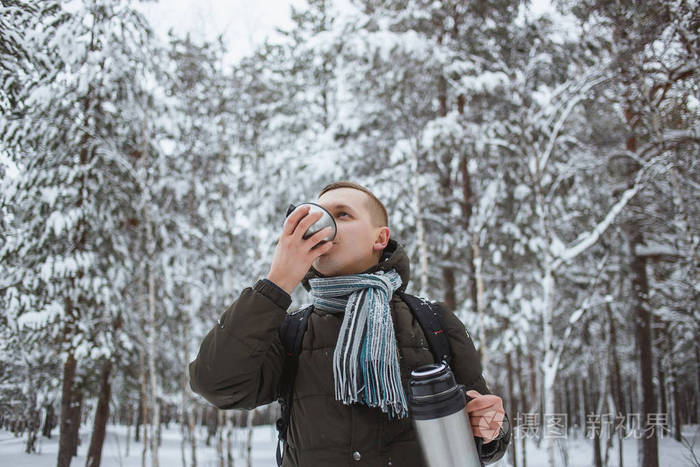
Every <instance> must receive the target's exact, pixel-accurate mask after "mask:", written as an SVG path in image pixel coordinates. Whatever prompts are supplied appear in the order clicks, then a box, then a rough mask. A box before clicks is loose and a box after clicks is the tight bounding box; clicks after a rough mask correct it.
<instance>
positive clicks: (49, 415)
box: [41, 404, 56, 439]
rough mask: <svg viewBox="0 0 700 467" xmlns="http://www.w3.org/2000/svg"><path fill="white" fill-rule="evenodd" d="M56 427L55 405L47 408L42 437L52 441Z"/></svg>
mask: <svg viewBox="0 0 700 467" xmlns="http://www.w3.org/2000/svg"><path fill="white" fill-rule="evenodd" d="M55 425H56V412H55V411H54V408H53V404H49V405H47V406H46V415H45V417H44V426H43V427H42V429H41V435H42V436H44V437H46V438H49V439H51V431H52V430H53V427H54V426H55Z"/></svg>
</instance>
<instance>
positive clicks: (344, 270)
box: [312, 188, 390, 276]
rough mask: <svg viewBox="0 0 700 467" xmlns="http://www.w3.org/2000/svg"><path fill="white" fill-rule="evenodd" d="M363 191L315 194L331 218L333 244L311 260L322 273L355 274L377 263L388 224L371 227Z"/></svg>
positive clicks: (327, 274)
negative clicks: (335, 228) (335, 230)
mask: <svg viewBox="0 0 700 467" xmlns="http://www.w3.org/2000/svg"><path fill="white" fill-rule="evenodd" d="M367 201H368V197H367V194H365V193H364V192H362V191H360V190H355V189H354V188H336V189H334V190H330V191H327V192H325V193H324V194H323V195H321V197H319V199H318V201H317V204H320V205H321V206H323V207H324V208H326V209H327V210H328V212H330V213H331V215H332V216H333V219H335V223H336V225H337V227H338V232H337V233H336V236H335V238H334V239H333V243H334V245H333V246H332V247H331V249H330V250H328V251H327V252H326V253H324V254H322V255H321V256H319V257H318V258H316V259H315V260H314V262H313V263H312V265H313V267H314V269H316V270H317V271H318V272H320V273H321V274H323V275H324V276H340V275H346V274H358V273H361V272H362V271H365V270H367V269H369V268H370V267H372V266H374V265H375V264H377V252H380V251H381V250H383V249H384V247H386V244H387V242H388V241H389V235H390V232H389V228H388V227H374V226H373V225H372V221H371V219H370V213H369V210H368V209H367V207H366V204H365V203H366V202H367Z"/></svg>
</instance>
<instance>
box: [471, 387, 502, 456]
mask: <svg viewBox="0 0 700 467" xmlns="http://www.w3.org/2000/svg"><path fill="white" fill-rule="evenodd" d="M467 395H468V396H470V397H472V398H473V399H472V400H470V401H469V402H467V406H466V407H465V409H464V410H466V412H467V415H468V416H469V420H470V421H471V426H472V433H473V434H474V436H479V437H481V438H482V439H483V440H484V443H488V442H489V441H493V440H494V439H496V437H497V436H498V434H499V431H500V428H501V426H502V425H503V417H504V416H505V413H506V412H505V410H504V409H503V400H502V399H501V398H500V397H498V396H496V395H494V394H486V395H481V394H480V393H479V392H478V391H475V390H473V389H471V390H469V391H467Z"/></svg>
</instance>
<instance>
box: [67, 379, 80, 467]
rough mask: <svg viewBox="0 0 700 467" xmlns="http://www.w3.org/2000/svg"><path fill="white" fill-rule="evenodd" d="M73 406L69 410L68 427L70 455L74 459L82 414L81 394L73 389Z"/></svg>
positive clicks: (76, 453)
mask: <svg viewBox="0 0 700 467" xmlns="http://www.w3.org/2000/svg"><path fill="white" fill-rule="evenodd" d="M73 396H74V400H73V404H72V405H71V409H70V417H71V425H70V433H69V435H70V455H71V456H73V457H75V456H77V455H78V445H79V444H80V424H81V421H82V420H81V418H82V413H83V392H82V391H80V390H77V389H75V388H74V391H73Z"/></svg>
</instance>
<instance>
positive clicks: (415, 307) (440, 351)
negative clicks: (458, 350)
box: [397, 292, 452, 365]
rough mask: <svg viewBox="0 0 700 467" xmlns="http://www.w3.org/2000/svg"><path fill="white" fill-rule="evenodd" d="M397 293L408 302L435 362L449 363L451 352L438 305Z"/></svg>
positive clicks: (403, 293) (413, 296)
mask: <svg viewBox="0 0 700 467" xmlns="http://www.w3.org/2000/svg"><path fill="white" fill-rule="evenodd" d="M397 294H398V295H399V296H400V297H401V299H403V301H405V302H406V304H408V307H409V308H410V309H411V312H412V313H413V316H415V318H416V319H417V320H418V323H419V324H420V327H421V328H422V329H423V334H425V337H426V338H427V339H428V347H430V351H431V352H432V353H433V358H434V359H435V362H436V363H438V362H441V361H445V362H446V363H447V364H448V365H449V364H450V362H451V361H452V352H451V351H450V343H449V341H448V339H447V335H446V333H445V326H444V325H443V324H442V318H440V305H438V304H437V303H435V302H429V301H427V300H425V299H422V298H418V297H416V296H415V295H411V294H407V293H405V292H397Z"/></svg>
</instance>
